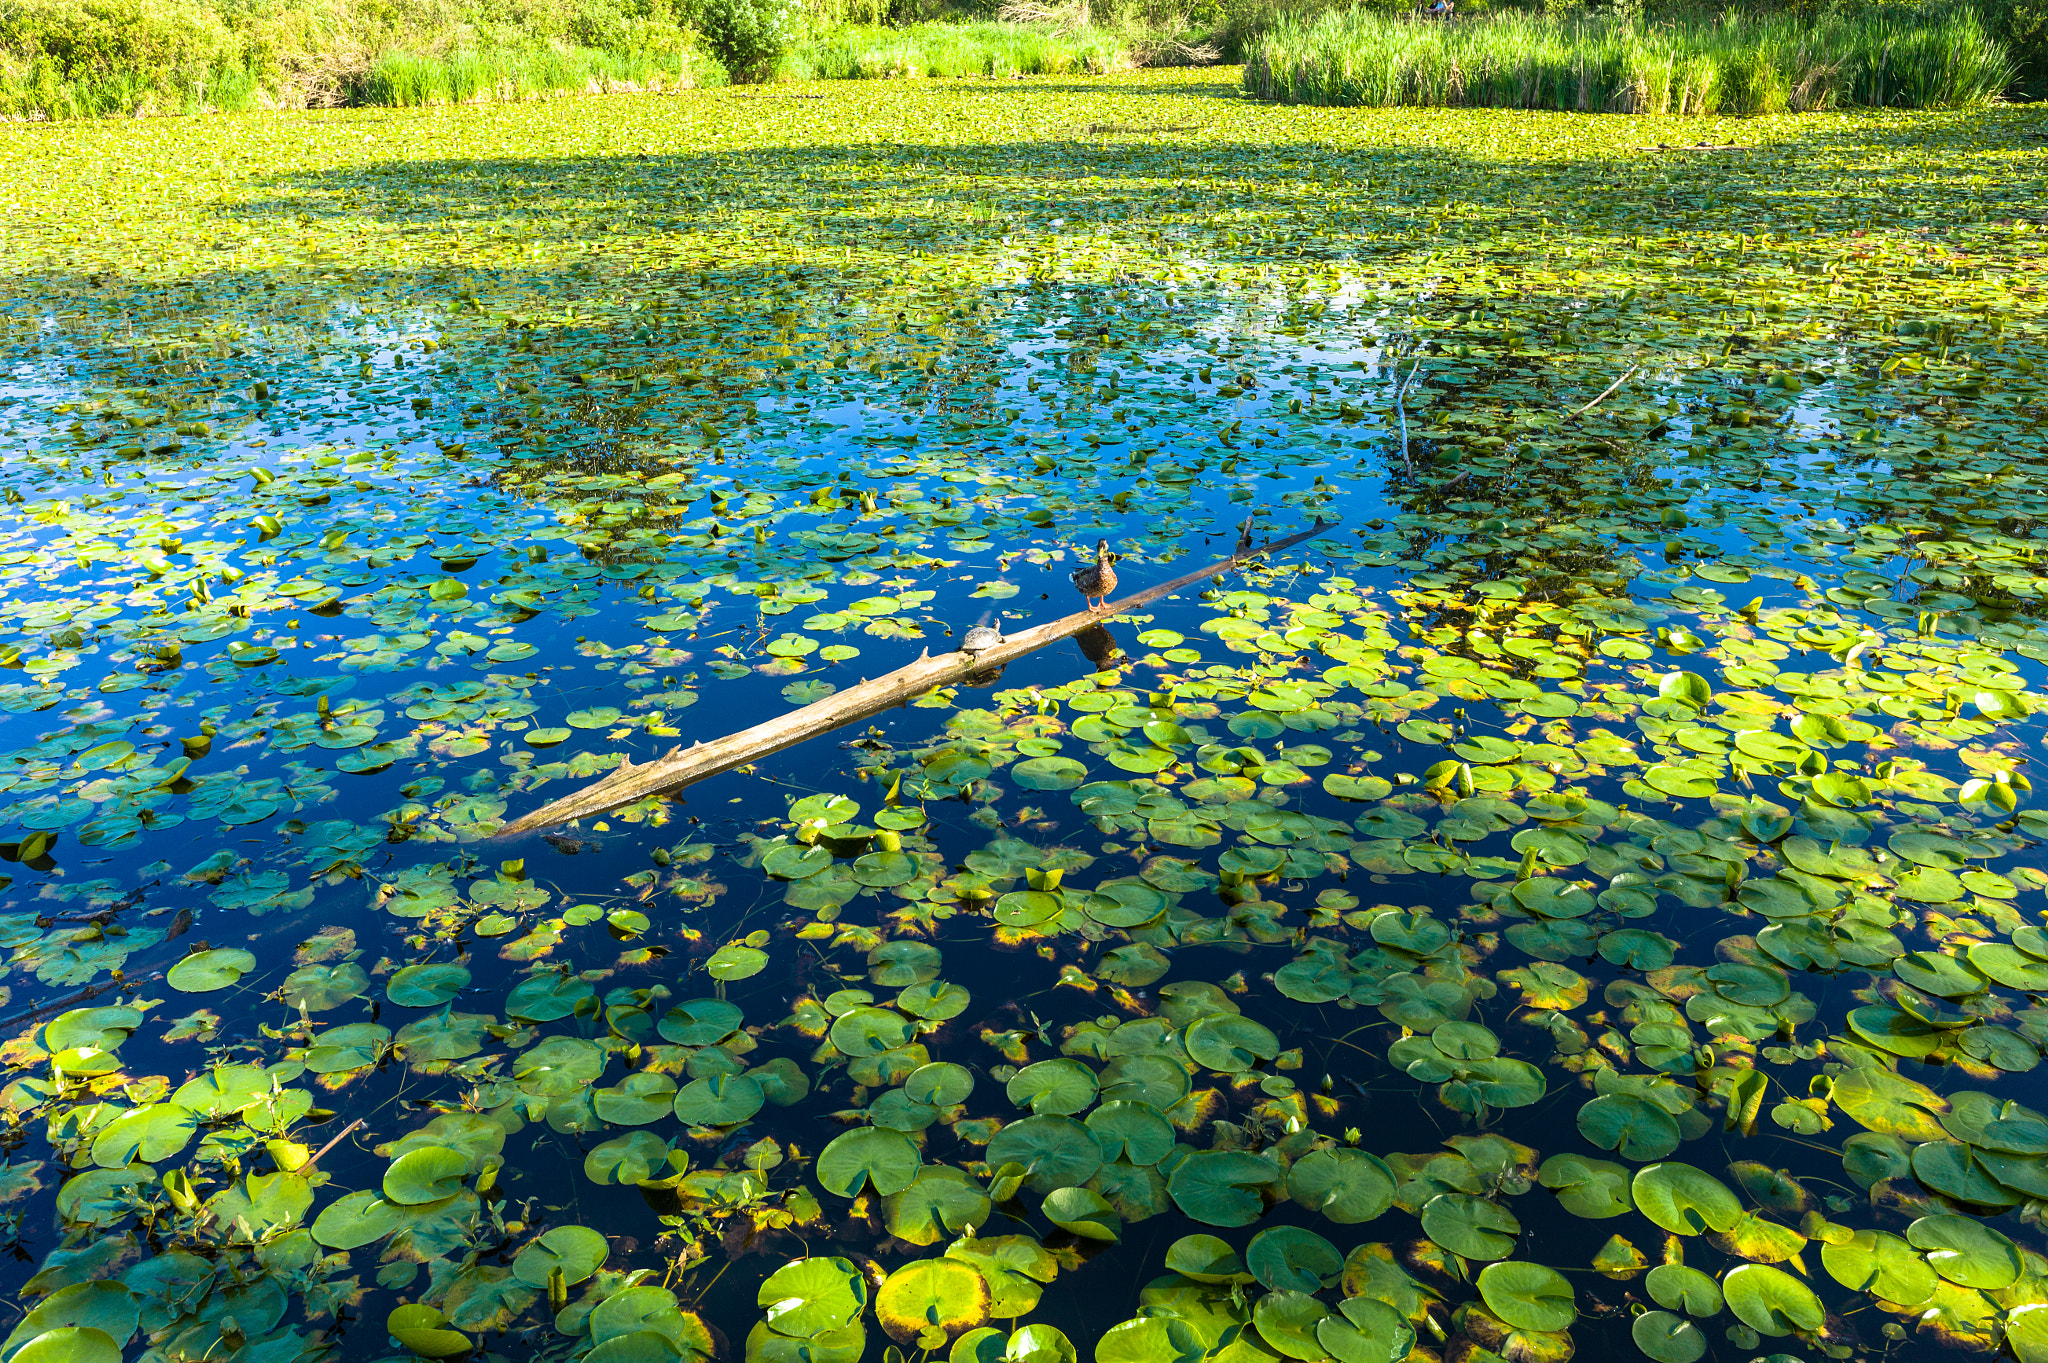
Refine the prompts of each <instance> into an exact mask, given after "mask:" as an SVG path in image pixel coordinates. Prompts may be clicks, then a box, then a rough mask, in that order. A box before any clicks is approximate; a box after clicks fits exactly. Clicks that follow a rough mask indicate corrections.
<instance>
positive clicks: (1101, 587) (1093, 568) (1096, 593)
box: [1073, 540, 1116, 610]
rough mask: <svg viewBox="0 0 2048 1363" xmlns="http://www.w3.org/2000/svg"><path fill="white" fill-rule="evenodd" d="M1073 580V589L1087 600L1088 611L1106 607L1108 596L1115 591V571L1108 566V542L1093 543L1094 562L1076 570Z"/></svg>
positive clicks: (1098, 541)
mask: <svg viewBox="0 0 2048 1363" xmlns="http://www.w3.org/2000/svg"><path fill="white" fill-rule="evenodd" d="M1073 580H1074V587H1075V589H1076V590H1078V591H1079V592H1080V593H1081V595H1082V596H1084V597H1086V598H1087V599H1088V609H1089V610H1103V609H1106V608H1107V607H1108V605H1109V594H1110V593H1111V592H1113V591H1115V590H1116V569H1114V568H1112V567H1111V566H1110V552H1109V541H1108V540H1097V541H1095V562H1093V563H1084V564H1082V565H1081V566H1080V567H1078V568H1076V569H1075V570H1074V574H1073Z"/></svg>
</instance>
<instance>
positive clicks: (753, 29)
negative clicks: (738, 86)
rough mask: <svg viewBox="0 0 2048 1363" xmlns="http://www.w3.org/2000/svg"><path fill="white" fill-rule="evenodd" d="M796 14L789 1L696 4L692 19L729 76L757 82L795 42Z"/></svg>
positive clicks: (710, 0)
mask: <svg viewBox="0 0 2048 1363" xmlns="http://www.w3.org/2000/svg"><path fill="white" fill-rule="evenodd" d="M798 13H799V11H798V10H797V7H796V5H795V4H794V3H792V0H697V4H696V7H695V9H694V11H693V13H692V15H691V18H692V19H693V20H694V21H695V24H696V28H697V32H698V33H699V34H700V35H701V36H702V37H703V39H704V45H705V47H706V48H707V49H708V50H709V51H710V53H711V55H712V56H714V57H716V58H717V59H718V61H719V64H720V65H722V66H723V67H725V69H726V73H727V74H728V75H730V76H731V77H732V78H733V79H734V80H736V81H760V80H766V79H768V78H769V77H770V76H772V75H773V74H774V73H775V69H776V67H777V66H779V65H780V64H781V62H782V59H783V57H784V56H785V55H787V54H788V52H789V49H790V48H791V46H792V45H794V43H795V42H796V36H797V19H798Z"/></svg>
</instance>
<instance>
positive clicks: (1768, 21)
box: [1244, 9, 2014, 116]
mask: <svg viewBox="0 0 2048 1363" xmlns="http://www.w3.org/2000/svg"><path fill="white" fill-rule="evenodd" d="M2013 76H2014V66H2013V63H2012V61H2011V59H2010V57H2009V56H2008V54H2007V52H2006V49H2005V48H2004V46H2003V45H2002V44H2000V43H1998V42H1997V41H1996V40H1995V39H1993V38H1992V37H1991V36H1990V35H1989V34H1987V33H1986V32H1985V30H1984V27H1983V25H1982V24H1981V23H1980V22H1979V21H1978V19H1977V17H1976V15H1975V14H1974V13H1972V12H1971V11H1969V10H1966V9H1963V10H1953V11H1947V12H1944V13H1940V14H1937V15H1920V16H1905V15H1900V16H1890V15H1882V14H1863V15H1846V14H1831V15H1825V16H1822V17H1820V18H1818V19H1811V18H1792V17H1790V16H1773V17H1769V18H1762V19H1746V18H1733V17H1730V18H1724V19H1722V20H1720V21H1718V22H1714V23H1695V24H1671V25H1651V24H1646V23H1642V22H1638V21H1612V20H1584V19H1581V20H1576V21H1569V20H1556V19H1542V18H1527V17H1519V16H1517V17H1510V18H1499V19H1486V20H1480V21H1475V22H1464V23H1452V24H1428V23H1414V22H1409V21H1404V20H1398V19H1389V18H1387V17H1386V16H1384V15H1381V14H1376V13H1372V12H1369V11H1366V10H1362V9H1348V10H1326V11H1324V12H1322V13H1321V14H1318V15H1316V16H1314V17H1313V18H1310V19H1306V20H1295V19H1288V20H1283V21H1282V22H1281V23H1280V24H1279V25H1278V26H1276V27H1275V29H1274V30H1273V31H1272V32H1271V33H1269V34H1267V35H1266V36H1265V38H1264V39H1263V40H1262V41H1261V42H1260V43H1259V44H1258V46H1257V48H1256V49H1255V50H1254V51H1253V52H1252V53H1250V54H1249V56H1248V58H1247V60H1246V62H1245V68H1244V86H1245V90H1246V91H1247V92H1248V93H1250V94H1252V95H1254V96H1256V97H1258V98H1261V99H1269V100H1275V101H1278V102H1280V103H1286V104H1322V105H1363V106H1371V107H1379V108H1386V107H1392V106H1396V105H1410V106H1420V107H1460V106H1462V107H1470V108H1510V109H1558V110H1573V111H1578V112H1587V113H1627V114H1664V113H1673V114H1715V113H1725V114H1736V115H1744V116H1746V115H1753V114H1767V113H1780V112H1784V111H1787V110H1791V111H1795V112H1803V111H1808V110H1819V109H1834V108H1845V107H1864V108H1906V109H1962V108H1975V107H1978V106H1980V105H1982V104H1985V103H1987V102H1989V101H1990V100H1991V99H1992V98H1994V97H1996V96H1997V95H1998V94H1999V93H2000V92H2001V91H2002V90H2004V89H2005V88H2006V87H2007V86H2008V85H2009V84H2010V83H2011V81H2012V79H2013Z"/></svg>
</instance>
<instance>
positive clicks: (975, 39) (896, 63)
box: [783, 23, 1134, 80]
mask: <svg viewBox="0 0 2048 1363" xmlns="http://www.w3.org/2000/svg"><path fill="white" fill-rule="evenodd" d="M1133 64H1134V63H1133V62H1132V61H1131V58H1130V54H1129V53H1128V51H1127V50H1126V48H1125V45H1124V44H1123V43H1122V42H1121V41H1119V39H1118V38H1117V36H1116V35H1114V34H1112V33H1108V32H1105V31H1104V30H1101V29H1097V28H1092V27H1078V28H1074V29H1070V30H1063V29H1060V28H1056V27H1052V26H1046V25H1037V24H1014V23H975V24H939V23H934V24H912V25H910V26H908V27H905V28H885V27H882V26H880V25H875V24H849V25H846V26H845V27H842V28H838V29H835V30H831V31H827V32H824V33H818V34H814V35H811V36H809V37H806V38H805V39H804V40H803V41H801V42H799V43H798V45H797V47H796V50H795V51H794V52H793V53H791V54H790V56H789V58H788V59H787V60H786V63H785V65H784V67H783V74H785V75H787V76H790V77H793V78H795V79H798V80H857V79H874V78H877V77H891V76H1057V75H1066V74H1069V73H1079V72H1093V73H1096V74H1103V73H1106V72H1110V71H1121V70H1124V69H1126V68H1127V67H1129V66H1131V65H1133Z"/></svg>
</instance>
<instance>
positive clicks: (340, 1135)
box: [292, 1117, 363, 1174]
mask: <svg viewBox="0 0 2048 1363" xmlns="http://www.w3.org/2000/svg"><path fill="white" fill-rule="evenodd" d="M362 1124H363V1119H362V1118H361V1117H358V1118H356V1119H355V1120H354V1121H352V1122H350V1123H349V1124H348V1125H347V1126H345V1127H343V1128H342V1129H341V1130H340V1131H339V1132H337V1133H336V1135H335V1137H334V1139H333V1140H331V1141H329V1142H327V1144H325V1145H323V1146H321V1147H320V1148H319V1149H318V1150H315V1151H314V1152H313V1158H311V1159H309V1160H307V1161H306V1162H305V1163H304V1164H301V1165H300V1166H299V1167H298V1168H297V1169H294V1170H293V1171H292V1172H293V1173H295V1174H304V1173H306V1172H307V1171H308V1170H310V1169H311V1168H312V1167H313V1166H314V1165H316V1164H318V1163H319V1162H320V1157H321V1156H322V1155H324V1154H326V1153H327V1152H328V1151H329V1150H332V1149H333V1148H334V1147H335V1146H337V1145H340V1144H341V1143H342V1142H343V1141H345V1140H347V1139H348V1133H349V1132H351V1131H353V1130H355V1129H356V1128H357V1127H359V1126H361V1125H362Z"/></svg>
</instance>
